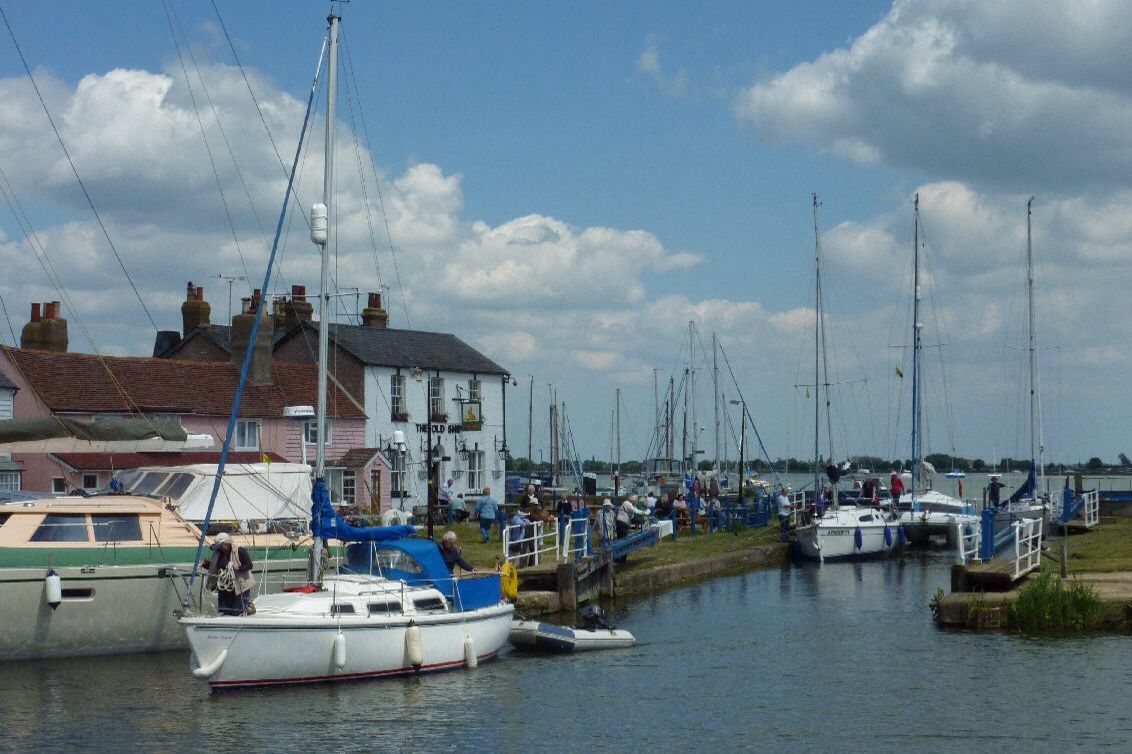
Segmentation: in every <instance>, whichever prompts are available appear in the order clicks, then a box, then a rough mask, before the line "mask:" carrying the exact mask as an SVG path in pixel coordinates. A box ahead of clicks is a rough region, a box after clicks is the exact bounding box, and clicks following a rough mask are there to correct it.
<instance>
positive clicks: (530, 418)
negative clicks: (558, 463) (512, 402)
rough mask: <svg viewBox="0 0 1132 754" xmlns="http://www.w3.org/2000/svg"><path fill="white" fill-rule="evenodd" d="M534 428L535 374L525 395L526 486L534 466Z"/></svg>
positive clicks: (529, 481) (528, 484)
mask: <svg viewBox="0 0 1132 754" xmlns="http://www.w3.org/2000/svg"><path fill="white" fill-rule="evenodd" d="M534 428H535V376H534V375H533V374H532V375H531V387H530V392H529V393H528V396H527V486H530V484H531V476H532V474H533V472H534V466H535V458H534V456H535V447H534V434H535V432H534Z"/></svg>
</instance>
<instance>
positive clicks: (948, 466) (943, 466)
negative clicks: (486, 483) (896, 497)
mask: <svg viewBox="0 0 1132 754" xmlns="http://www.w3.org/2000/svg"><path fill="white" fill-rule="evenodd" d="M925 460H927V462H928V463H930V464H931V465H932V466H934V467H935V469H936V471H938V472H939V473H941V474H943V473H946V472H948V471H962V472H965V473H972V474H993V473H995V472H1012V471H1021V472H1026V471H1029V470H1030V460H1029V459H1024V458H1002V459H999V461H998V463H988V462H986V461H984V460H983V459H981V458H962V457H958V456H949V455H944V454H942V453H932V454H930V455H928V456H926V457H925ZM823 463H824V462H823ZM837 463H838V464H839V465H841V464H844V463H845V461H844V460H838V461H837ZM849 463H850V466H851V467H852V468H853V469H854V470H856V469H868V470H869V471H872V472H874V473H878V474H879V473H881V472H885V473H890V472H893V471H899V470H904V469H910V468H912V459H910V458H906V459H897V460H889V459H885V458H878V457H876V456H854V457H853V458H851V459H849ZM736 464H737V462H736V461H735V460H734V459H730V460H728V461H720V465H721V466H722V467H723V468H724V469H734V468H736ZM713 465H714V464H713V463H712V462H711V461H705V460H701V461H700V462H699V464H698V466H697V468H699V469H701V470H703V471H710V470H711V469H712V467H713ZM746 466H747V470H748V472H753V473H757V474H763V473H768V472H769V471H770V470H771V467H770V466H769V465H768V464H767V463H766V461H765V460H763V459H753V460H749V461H747V463H746ZM507 468H508V470H509V471H511V472H513V473H517V474H527V473H530V474H549V473H550V472H551V465H550V463H549V462H545V461H544V462H535V463H534V464H532V463H531V462H530V461H529V460H528V459H526V458H511V459H510V461H508V463H507ZM643 469H644V463H643V462H642V461H624V460H623V461H622V462H621V474H622V475H625V474H639V473H641V472H642V470H643ZM813 470H814V462H813V460H812V459H811V460H806V459H799V458H779V459H778V460H776V461H775V462H774V471H777V472H778V473H787V472H793V473H799V474H804V473H813ZM582 471H588V472H593V473H595V474H610V473H612V471H613V467H612V465H611V464H610V462H609V461H603V460H599V459H596V458H591V459H589V460H586V461H583V462H582ZM1075 471H1083V472H1088V473H1094V474H1095V473H1099V472H1106V473H1116V474H1132V460H1129V458H1128V456H1126V455H1124V454H1123V453H1121V454H1119V462H1118V463H1115V464H1109V463H1105V462H1104V461H1102V460H1101V459H1100V458H1098V457H1096V456H1093V457H1092V458H1090V459H1089V460H1088V461H1085V462H1077V463H1047V464H1046V468H1045V472H1046V474H1062V473H1071V472H1075Z"/></svg>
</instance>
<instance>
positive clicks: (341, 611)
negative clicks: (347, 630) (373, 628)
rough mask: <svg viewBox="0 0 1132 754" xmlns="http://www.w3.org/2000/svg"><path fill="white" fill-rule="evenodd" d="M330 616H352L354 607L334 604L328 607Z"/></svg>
mask: <svg viewBox="0 0 1132 754" xmlns="http://www.w3.org/2000/svg"><path fill="white" fill-rule="evenodd" d="M330 614H331V615H353V614H354V606H353V605H351V604H350V603H349V602H335V603H334V604H333V605H331V606H330Z"/></svg>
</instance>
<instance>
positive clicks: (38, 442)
mask: <svg viewBox="0 0 1132 754" xmlns="http://www.w3.org/2000/svg"><path fill="white" fill-rule="evenodd" d="M211 446H212V436H211V435H190V434H188V433H186V432H185V430H184V428H183V427H182V426H181V424H180V422H178V421H177V420H175V419H150V418H146V417H109V418H102V417H99V419H98V420H97V421H94V422H80V421H75V420H73V419H64V418H62V417H40V418H34V419H5V420H4V421H0V452H5V453H133V452H141V451H155V450H182V449H185V448H207V447H211Z"/></svg>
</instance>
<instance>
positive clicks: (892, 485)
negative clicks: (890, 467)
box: [888, 471, 904, 508]
mask: <svg viewBox="0 0 1132 754" xmlns="http://www.w3.org/2000/svg"><path fill="white" fill-rule="evenodd" d="M888 494H889V495H891V496H892V506H893V507H894V508H895V507H896V506H898V505H900V497H901V496H902V495H903V494H904V480H903V479H901V478H900V472H898V471H894V472H892V476H891V477H890V478H889V480H888Z"/></svg>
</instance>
